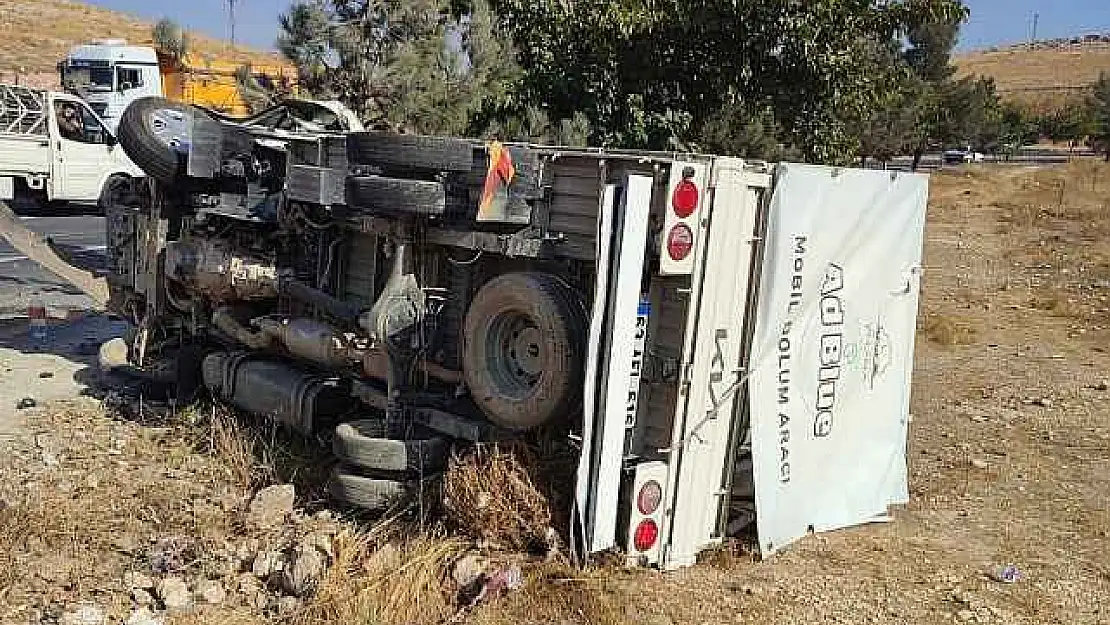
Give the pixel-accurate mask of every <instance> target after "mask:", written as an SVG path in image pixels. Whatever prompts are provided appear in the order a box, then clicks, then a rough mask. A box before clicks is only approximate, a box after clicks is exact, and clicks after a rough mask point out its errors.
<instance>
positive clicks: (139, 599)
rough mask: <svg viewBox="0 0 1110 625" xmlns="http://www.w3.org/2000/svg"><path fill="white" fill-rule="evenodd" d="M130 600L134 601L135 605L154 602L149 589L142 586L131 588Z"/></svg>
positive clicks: (145, 604)
mask: <svg viewBox="0 0 1110 625" xmlns="http://www.w3.org/2000/svg"><path fill="white" fill-rule="evenodd" d="M131 600H132V601H134V602H135V605H137V606H147V605H151V604H152V603H154V597H152V596H151V595H150V592H149V591H147V590H145V589H143V588H132V589H131Z"/></svg>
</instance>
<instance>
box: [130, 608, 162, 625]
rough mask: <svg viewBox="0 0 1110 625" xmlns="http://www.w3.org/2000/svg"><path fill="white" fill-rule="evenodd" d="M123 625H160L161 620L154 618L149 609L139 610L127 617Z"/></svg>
mask: <svg viewBox="0 0 1110 625" xmlns="http://www.w3.org/2000/svg"><path fill="white" fill-rule="evenodd" d="M123 625H162V619H161V618H159V617H157V616H155V615H154V613H153V612H151V611H150V609H149V608H139V609H138V610H135V611H134V612H132V613H131V616H129V617H127V620H126V621H124V622H123Z"/></svg>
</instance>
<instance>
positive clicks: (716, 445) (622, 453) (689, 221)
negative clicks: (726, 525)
mask: <svg viewBox="0 0 1110 625" xmlns="http://www.w3.org/2000/svg"><path fill="white" fill-rule="evenodd" d="M658 173H660V174H664V175H666V178H661V177H659V178H658V179H655V178H653V177H652V176H648V175H642V174H640V175H637V174H633V175H628V176H626V177H624V178H623V179H621V180H620V181H619V183H618V184H612V185H609V186H608V187H607V188H606V190H605V193H604V194H603V197H602V201H601V207H600V216H599V223H598V233H599V236H598V239H597V240H598V252H597V258H598V266H597V280H596V282H595V296H594V300H593V302H594V303H593V306H594V307H593V310H592V315H591V327H590V340H589V344H590V345H591V346H594V347H595V350H594V351H593V352H592V353H591V354H590V357H589V358H588V360H587V371H586V389H585V390H586V392H585V406H584V414H586V415H588V416H587V418H586V419H585V421H584V432H583V450H582V460H581V462H580V465H579V473H578V485H577V504H578V505H577V508H578V517H579V519H578V520H579V522H580V525H579V527H580V528H581V531H582V534H583V538H584V539H585V540H584V544H585V547H586V551H587V552H597V551H602V550H605V549H608V548H611V547H613V546H616V545H617V544H618V542H619V541H618V539H617V537H618V535H620V534H622V533H623V532H624V531H626V530H627V528H618V517H620V516H621V510H620V508H621V505H622V501H621V484H622V479H624V478H625V477H626V475H625V473H624V469H625V468H626V461H627V460H629V458H628V457H627V451H628V441H629V437H630V430H631V429H632V428H633V427H634V425H635V423H634V419H635V414H636V412H637V410H636V404H635V402H636V401H637V399H638V398H637V397H636V394H637V388H638V384H639V383H638V379H639V378H638V370H637V368H638V367H639V366H640V365H641V364H642V361H643V354H637V353H636V345H637V344H642V343H638V340H640V341H642V338H643V337H642V333H643V331H644V327H643V325H642V324H643V320H644V318H645V314H643V309H642V303H641V301H640V298H641V296H642V295H643V293H642V287H643V277H644V272H645V263H646V262H647V259H648V258H649V254H648V251H647V243H646V241H647V238H648V237H647V234H648V227H649V226H648V224H649V213H650V212H652V208H653V207H655V208H656V209H657V210H656V214H657V215H658V209H659V208H660V207H662V210H663V211H671V210H672V209H673V207H672V206H671V205H670V197H669V196H670V195H671V193H672V191H673V189H675V188H676V187H677V185H678V184H679V183H680V182H681V181H682V180H684V179H686V180H688V181H690V182H691V183H692V184H694V186H695V187H696V188H697V189H698V192H699V194H700V195H701V196H702V197H701V198H700V199H699V201H698V202H697V204H698V206H697V209H696V210H695V211H694V213H693V214H690V215H687V216H684V217H681V218H679V217H677V216H675V215H671V214H669V213H667V212H664V213H663V228H662V232H661V233H660V240H659V242H658V244H659V245H660V246H661V248H662V249H661V250H660V252H661V263H660V271H661V273H662V274H664V275H670V276H676V275H690V276H691V285H692V286H691V288H690V290H689V292H688V293H687V294H686V300H687V305H686V309H687V311H688V312H687V313H686V314H687V316H688V319H687V322H686V324H685V328H686V333H685V336H684V337H682V342H683V344H684V345H685V347H684V348H683V354H684V356H683V359H682V360H681V364H680V368H681V369H682V371H683V372H684V373H683V375H684V379H685V383H684V384H683V385H682V390H681V392H680V393H679V395H678V406H670V407H668V409H670V410H676V411H677V412H679V413H681V414H686V412H687V408H688V405H699V406H701V405H706V406H709V407H708V408H705V409H701V408H699V409H696V410H694V411H693V412H692V413H691V414H694V413H696V418H694V419H690V420H689V421H686V420H682V419H677V418H676V419H675V425H674V427H675V433H674V435H673V436H672V441H680V442H679V443H677V444H672V445H671V448H670V449H669V450H661V451H662V452H663V453H664V454H665V455H667V456H669V458H668V463H669V464H670V466H671V469H670V471H669V473H670V476H669V483H668V484H667V485H666V489H665V490H666V497H667V500H666V502H665V503H666V508H665V510H664V515H666V516H667V517H668V518H667V519H665V520H663V522H662V524H661V525H662V528H661V529H662V533H661V536H663V537H666V536H667V532H668V531H671V530H672V529H673V528H678V529H676V530H674V535H675V538H673V540H674V541H675V542H674V544H673V545H671V546H670V549H672V550H674V549H678V550H679V551H681V552H682V553H683V554H686V553H687V552H688V554H689V555H688V557H687V556H685V555H683V556H682V557H681V558H679V560H680V561H683V562H685V561H686V560H690V561H692V558H693V556H694V554H696V552H697V550H698V549H700V548H702V547H703V546H704V545H705V544H706V543H707V542H711V540H712V539H711V537H712V536H714V535H716V534H717V532H716V529H715V528H716V526H717V525H718V520H717V512H716V509H717V507H718V504H719V503H721V502H722V501H727V498H726V499H722V496H721V495H722V493H723V492H724V491H725V490H726V489H727V480H728V478H729V477H730V476H729V475H727V474H725V473H724V472H722V467H723V466H724V465H725V464H727V463H726V462H725V456H726V455H728V449H729V442H730V431H731V427H732V426H731V423H732V421H733V419H734V415H733V413H734V407H735V405H736V402H737V398H738V397H740V393H738V391H739V390H740V389H741V388H742V384H741V383H742V381H743V378H742V374H743V371H742V367H741V366H740V359H741V353H742V351H743V337H744V329H745V327H744V324H745V320H746V318H747V316H746V314H745V310H746V308H747V305H748V299H749V292H748V289H749V274H750V273H751V271H750V269H751V264H750V263H751V262H752V258H753V250H754V248H753V244H754V243H755V240H754V238H753V229H754V227H755V222H756V218H757V215H758V212H759V207H760V202H761V198H762V197H763V195H762V191H763V189H764V188H765V187H766V185H767V182H768V180H769V177H768V176H767V175H765V174H760V173H758V172H756V171H753V170H751V169H748V168H746V167H745V164H744V162H743V161H740V160H738V159H693V160H689V161H675V162H671V163H668V164H667V165H666V166H665V167H661V168H660V169H659V172H658ZM711 181H712V182H711ZM718 211H720V215H721V216H720V217H719V218H718V217H717V213H718ZM684 227H688V228H690V230H692V231H693V235H694V236H693V244H694V249H693V251H692V253H691V254H689V255H688V256H685V257H683V258H682V259H681V260H678V261H675V260H674V259H672V258H670V257H669V256H668V251H667V249H666V246H667V241H668V233H669V232H670V231H671V230H672V229H675V228H679V229H681V228H684ZM695 303H697V304H695ZM703 355H704V357H702V356H703ZM668 422H669V420H668ZM679 466H681V467H682V470H681V471H676V467H679ZM722 480H724V481H722ZM676 494H677V495H676ZM626 499H627V497H626ZM623 505H625V506H628V505H630V502H628V501H624V502H623ZM709 508H712V510H710V509H709ZM667 545H668V543H667V542H666V541H664V542H663V547H664V549H667V548H668V547H667ZM653 551H654V550H653Z"/></svg>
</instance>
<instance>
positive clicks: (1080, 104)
mask: <svg viewBox="0 0 1110 625" xmlns="http://www.w3.org/2000/svg"><path fill="white" fill-rule="evenodd" d="M1038 125H1039V129H1040V131H1041V132H1042V133H1044V135H1045V136H1046V137H1048V138H1049V139H1052V140H1053V141H1067V142H1068V147H1069V148H1071V149H1074V148H1075V147H1076V146H1078V145H1082V144H1083V142H1084V141H1086V140H1087V139H1088V138H1090V137H1092V136H1094V135H1096V134H1097V133H1098V129H1099V128H1098V119H1097V117H1096V116H1095V106H1094V104H1093V102H1092V101H1091V99H1090V98H1083V99H1070V100H1068V101H1067V102H1065V103H1064V105H1063V106H1061V107H1060V108H1058V109H1056V110H1055V111H1052V112H1050V113H1048V114H1046V115H1044V116H1043V117H1041V118H1040V119H1039V120H1038Z"/></svg>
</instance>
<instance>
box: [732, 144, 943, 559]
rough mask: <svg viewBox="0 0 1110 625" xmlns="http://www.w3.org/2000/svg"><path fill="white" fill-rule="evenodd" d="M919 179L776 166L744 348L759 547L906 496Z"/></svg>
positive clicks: (773, 546) (765, 549)
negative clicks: (753, 320) (752, 321)
mask: <svg viewBox="0 0 1110 625" xmlns="http://www.w3.org/2000/svg"><path fill="white" fill-rule="evenodd" d="M926 194H927V178H926V177H925V176H920V175H916V174H907V173H900V172H879V171H862V170H851V169H832V168H827V167H816V166H807V165H795V164H785V165H780V166H779V167H778V172H777V180H776V184H775V191H774V197H773V199H772V201H771V205H770V209H769V216H768V228H767V243H766V248H765V251H766V254H765V258H764V261H763V275H762V277H761V280H760V282H761V284H760V298H759V309H758V313H757V324H756V333H755V339H754V342H753V346H752V365H751V366H752V369H753V371H752V377H751V385H750V392H751V415H752V417H751V420H752V426H751V438H752V450H751V451H752V457H753V464H754V474H755V475H754V480H755V499H756V524H757V527H758V533H759V539H760V550H761V552H762V553H763V554H765V555H766V554H770V553H774V552H775V551H777V550H779V549H781V548H783V547H784V546H786V545H788V544H790V543H791V542H793V541H794V540H796V539H798V538H799V537H801V536H804V535H806V534H807V533H808V532H812V531H817V532H821V531H827V530H831V529H836V528H840V527H845V526H849V525H855V524H859V523H866V522H868V521H872V520H876V519H879V518H884V517H885V516H886V515H887V511H888V507H889V506H890V505H892V504H901V503H905V502H906V500H907V498H908V492H907V485H906V434H907V427H908V420H909V398H910V394H909V389H910V376H911V373H912V369H913V345H914V332H915V325H916V317H917V304H918V301H917V300H918V292H919V288H920V263H921V246H922V239H923V230H924V221H925V204H926Z"/></svg>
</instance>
